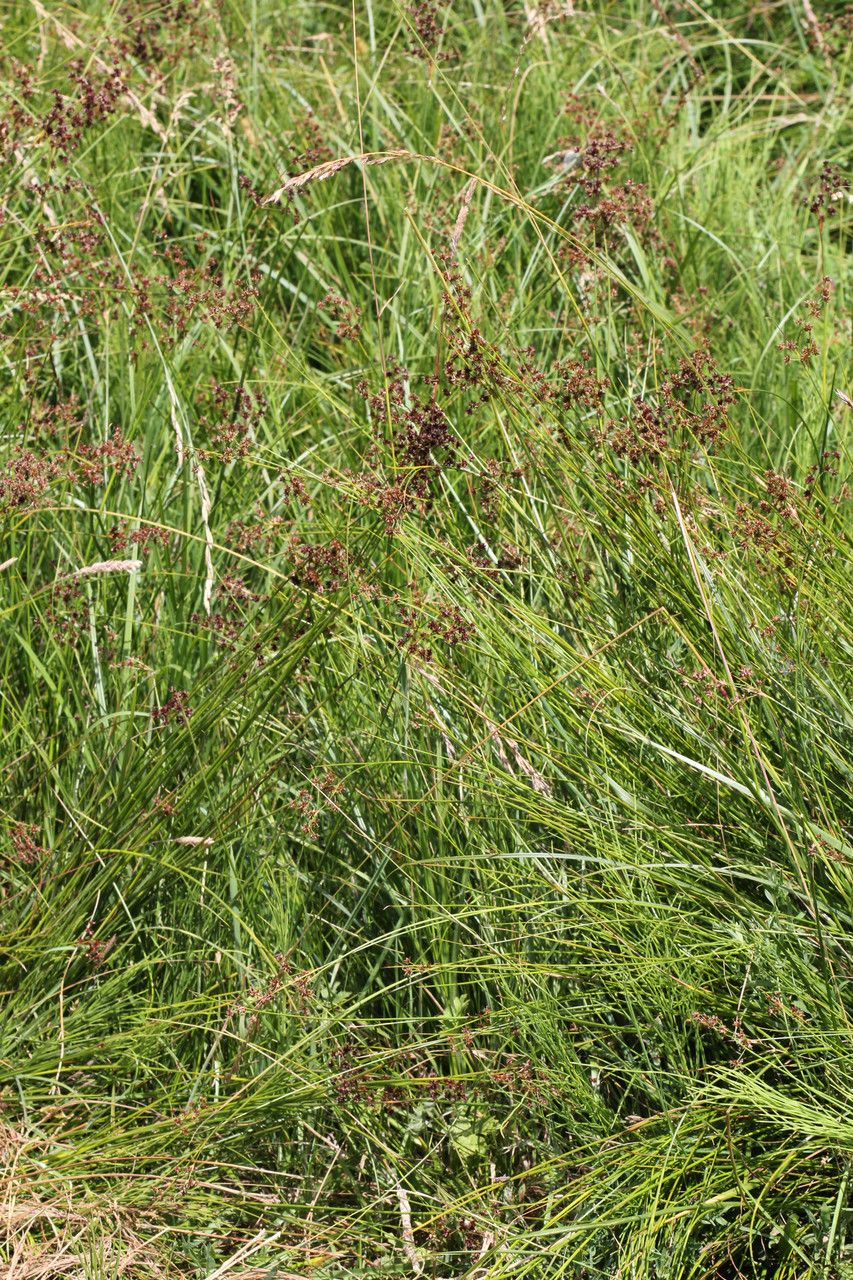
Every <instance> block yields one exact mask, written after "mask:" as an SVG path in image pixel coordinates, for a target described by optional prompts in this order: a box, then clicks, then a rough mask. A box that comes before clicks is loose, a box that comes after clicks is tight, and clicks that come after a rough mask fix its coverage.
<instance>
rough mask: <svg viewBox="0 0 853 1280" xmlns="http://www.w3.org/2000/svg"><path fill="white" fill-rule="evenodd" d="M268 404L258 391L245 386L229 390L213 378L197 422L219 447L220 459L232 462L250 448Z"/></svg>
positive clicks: (244, 454)
mask: <svg viewBox="0 0 853 1280" xmlns="http://www.w3.org/2000/svg"><path fill="white" fill-rule="evenodd" d="M268 408H269V406H268V404H267V400H266V397H265V396H264V395H263V393H262V392H260V391H254V392H253V391H249V390H247V389H246V388H245V387H236V388H232V389H231V390H229V389H228V388H227V387H223V386H220V384H219V383H218V382H215V383H214V384H213V387H212V389H211V391H210V394H209V396H208V401H207V407H206V412H204V413H203V414H201V415H200V416H199V424H200V425H201V427H202V428H203V430H204V432H205V434H206V436H207V438H208V439H209V440H210V441H211V443H212V444H213V445H214V446H215V447H216V448H217V449H218V450H219V456H220V458H221V460H222V461H223V462H226V463H228V462H233V461H234V459H235V458H244V457H245V456H246V454H247V453H248V452H249V448H250V446H251V443H252V440H253V439H254V438H255V437H256V435H257V431H258V428H259V426H260V424H261V422H262V421H263V419H264V417H265V416H266V413H267V410H268Z"/></svg>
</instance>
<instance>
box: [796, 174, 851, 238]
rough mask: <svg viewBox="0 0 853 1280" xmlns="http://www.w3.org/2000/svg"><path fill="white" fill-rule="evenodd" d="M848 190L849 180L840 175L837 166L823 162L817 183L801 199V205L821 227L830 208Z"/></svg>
mask: <svg viewBox="0 0 853 1280" xmlns="http://www.w3.org/2000/svg"><path fill="white" fill-rule="evenodd" d="M849 190H850V180H849V179H848V178H847V177H846V176H845V175H844V174H843V173H842V171H841V169H840V168H839V166H838V165H837V164H830V163H829V161H824V163H823V165H822V166H821V170H820V173H819V174H818V178H817V181H816V182H815V185H814V186H813V187H812V189H811V191H809V192H808V193H807V194H806V195H804V196H803V198H802V202H801V203H802V204H803V205H804V206H805V208H806V209H808V210H809V212H810V213H813V214H815V215H816V216H817V220H818V224H819V226H821V227H822V226H823V224H824V222H825V220H826V215H827V213H828V212H831V207H832V206H833V205H834V204H835V203H836V202H837V201H839V200H841V199H842V198H843V197H844V195H845V193H846V192H847V191H849Z"/></svg>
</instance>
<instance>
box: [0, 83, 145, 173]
mask: <svg viewBox="0 0 853 1280" xmlns="http://www.w3.org/2000/svg"><path fill="white" fill-rule="evenodd" d="M15 78H16V82H17V83H16V89H17V93H16V95H15V96H14V97H10V98H9V99H8V100H7V103H6V112H5V114H4V116H3V118H2V121H0V147H3V149H4V150H5V149H9V148H11V147H15V146H19V145H21V143H22V142H24V141H25V140H26V141H36V140H38V139H39V138H41V139H44V140H45V141H46V142H48V143H49V144H50V146H51V147H52V148H53V150H54V151H55V152H56V154H57V156H58V158H59V159H60V160H61V161H63V162H65V161H67V160H68V159H69V157H70V155H71V153H72V152H73V151H75V150H76V149H77V147H79V146H80V143H81V142H82V141H83V139H84V137H85V136H86V134H87V133H88V131H89V130H90V129H93V128H94V127H95V126H96V125H98V124H101V123H103V121H104V120H107V119H109V117H110V116H111V115H113V114H114V113H115V112H116V111H117V109H118V105H119V102H120V100H121V98H122V95H123V94H124V93H125V91H126V89H127V85H126V82H125V78H124V73H123V71H122V69H121V67H120V66H119V65H118V62H115V63H113V65H111V66H108V65H106V64H104V63H102V62H100V60H96V62H95V67H94V72H93V69H92V66H91V64H89V65H87V64H86V63H84V62H83V61H82V60H80V59H75V60H74V61H73V62H71V63H70V64H69V80H70V84H69V86H68V87H69V92H68V93H62V92H60V90H59V89H54V90H53V92H52V95H51V101H50V106H48V107H46V108H44V109H42V110H39V109H38V108H37V107H36V104H35V99H36V97H37V93H36V87H35V77H34V75H33V71H32V68H30V67H25V66H22V65H21V64H17V66H16V67H15Z"/></svg>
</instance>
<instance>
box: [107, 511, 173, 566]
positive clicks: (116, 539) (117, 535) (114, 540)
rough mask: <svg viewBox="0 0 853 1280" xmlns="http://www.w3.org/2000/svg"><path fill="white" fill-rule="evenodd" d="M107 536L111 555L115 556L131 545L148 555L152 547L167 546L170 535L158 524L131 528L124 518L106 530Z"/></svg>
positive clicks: (137, 550)
mask: <svg viewBox="0 0 853 1280" xmlns="http://www.w3.org/2000/svg"><path fill="white" fill-rule="evenodd" d="M107 537H108V538H109V540H110V552H111V555H112V556H114V557H117V556H120V555H121V554H122V553H123V552H125V551H127V550H129V548H131V547H132V548H133V549H134V551H136V552H138V553H139V554H141V555H142V556H148V555H150V554H151V548H152V547H161V548H163V549H165V548H166V547H168V545H169V543H170V541H171V537H172V535H171V533H170V532H169V530H168V529H162V528H160V526H159V525H141V526H140V527H139V528H138V529H131V528H130V527H129V522H128V521H126V520H124V521H122V523H121V524H114V525H113V526H112V528H110V529H109V530H108V531H107Z"/></svg>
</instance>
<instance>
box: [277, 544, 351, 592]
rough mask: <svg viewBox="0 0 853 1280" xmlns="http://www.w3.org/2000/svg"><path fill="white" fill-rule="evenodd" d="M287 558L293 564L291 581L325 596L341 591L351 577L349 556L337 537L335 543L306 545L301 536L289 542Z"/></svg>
mask: <svg viewBox="0 0 853 1280" xmlns="http://www.w3.org/2000/svg"><path fill="white" fill-rule="evenodd" d="M286 555H287V557H288V559H289V560H290V562H291V564H292V565H293V572H292V575H291V580H292V581H293V582H295V583H297V584H298V585H299V586H300V587H307V588H308V589H309V590H311V591H316V592H317V593H318V594H320V595H322V594H324V593H326V592H329V591H337V590H338V588H339V587H340V586H342V585H343V583H344V582H345V581H346V580H347V577H348V575H349V553H348V551H347V549H346V547H345V546H344V545H343V543H342V542H340V541H339V540H338V539H337V538H333V539H332V540H331V542H325V543H324V542H303V541H302V539H301V537H300V535H299V534H297V533H294V534H291V536H290V538H289V539H288V543H287V548H286Z"/></svg>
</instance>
